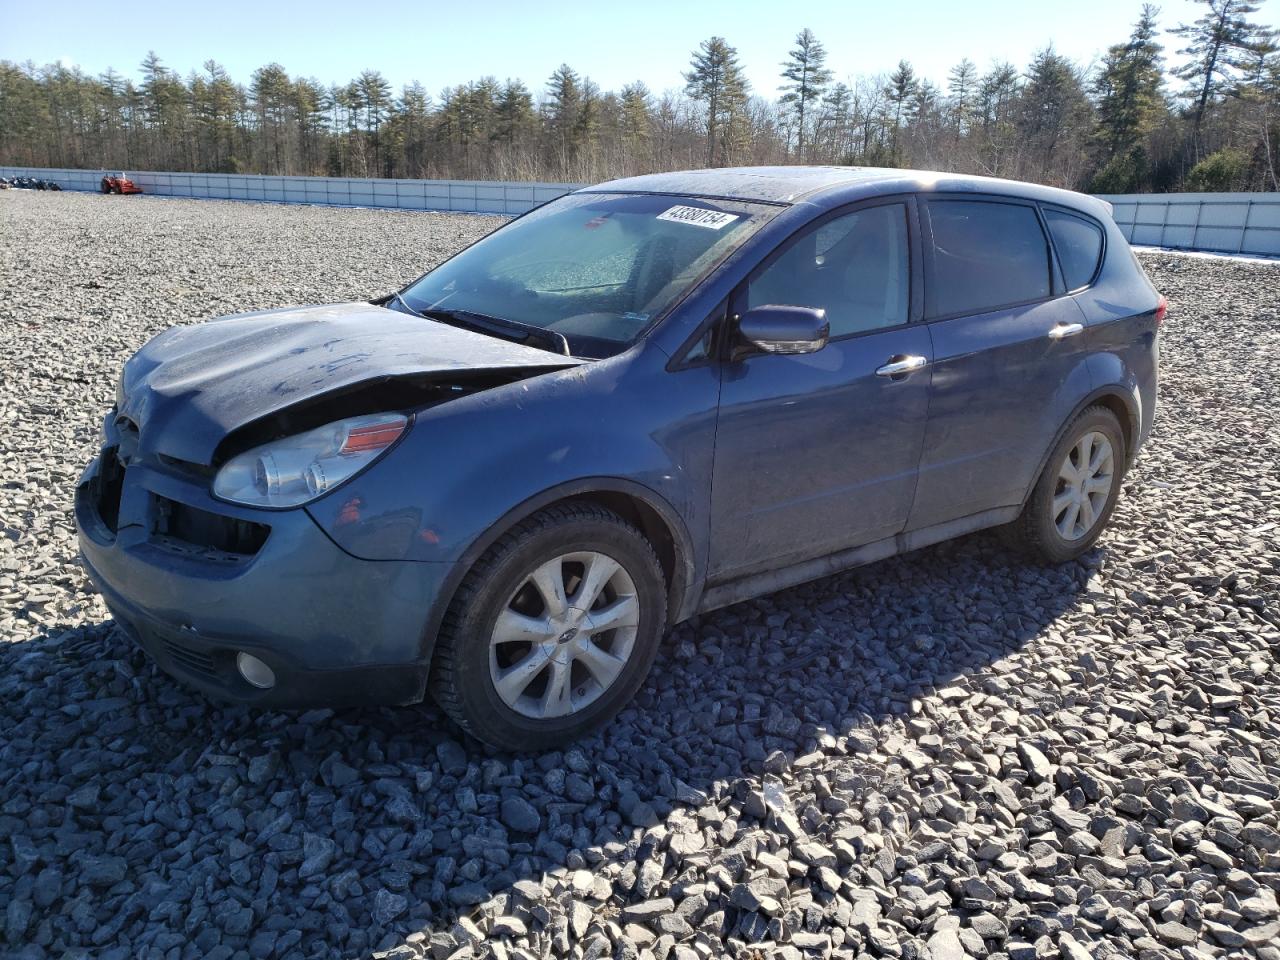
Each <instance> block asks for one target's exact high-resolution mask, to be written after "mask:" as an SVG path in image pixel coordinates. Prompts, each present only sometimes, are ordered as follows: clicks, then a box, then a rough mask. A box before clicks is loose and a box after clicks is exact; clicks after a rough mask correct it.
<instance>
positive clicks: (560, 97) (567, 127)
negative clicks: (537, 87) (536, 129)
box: [545, 63, 582, 176]
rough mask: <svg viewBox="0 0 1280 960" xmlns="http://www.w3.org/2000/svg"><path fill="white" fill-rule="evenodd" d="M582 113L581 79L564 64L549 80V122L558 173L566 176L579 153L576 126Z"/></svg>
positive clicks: (547, 113)
mask: <svg viewBox="0 0 1280 960" xmlns="http://www.w3.org/2000/svg"><path fill="white" fill-rule="evenodd" d="M581 112H582V78H581V77H579V76H578V73H577V71H576V70H574V69H573V68H572V67H570V66H569V65H568V64H567V63H562V64H560V66H558V67H557V68H556V69H555V72H553V73H552V74H551V78H550V79H549V80H548V81H547V103H546V110H545V116H546V125H547V132H548V134H549V135H550V139H551V143H552V148H553V155H554V157H555V158H556V163H557V166H558V170H559V171H560V172H559V173H558V175H559V176H563V175H564V172H565V171H567V169H568V167H569V164H570V163H572V161H573V159H574V157H575V154H576V153H577V138H576V132H575V131H576V129H577V126H578V115H579V114H580V113H581Z"/></svg>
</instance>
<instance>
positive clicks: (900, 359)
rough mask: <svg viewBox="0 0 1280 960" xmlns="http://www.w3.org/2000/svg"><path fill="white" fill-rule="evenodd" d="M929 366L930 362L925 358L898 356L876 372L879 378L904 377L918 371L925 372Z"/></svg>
mask: <svg viewBox="0 0 1280 960" xmlns="http://www.w3.org/2000/svg"><path fill="white" fill-rule="evenodd" d="M928 365H929V361H928V360H926V359H925V358H924V357H920V356H915V355H907V356H901V355H899V356H896V357H892V358H890V360H889V362H888V363H886V364H885V365H884V366H883V367H880V368H879V369H877V370H876V376H878V377H904V376H906V375H907V374H909V373H915V372H916V371H917V370H923V369H924V368H925V367H927V366H928Z"/></svg>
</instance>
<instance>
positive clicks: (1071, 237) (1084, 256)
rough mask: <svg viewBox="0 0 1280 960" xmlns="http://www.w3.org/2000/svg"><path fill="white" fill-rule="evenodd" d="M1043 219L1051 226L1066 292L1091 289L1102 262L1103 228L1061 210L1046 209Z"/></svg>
mask: <svg viewBox="0 0 1280 960" xmlns="http://www.w3.org/2000/svg"><path fill="white" fill-rule="evenodd" d="M1044 219H1045V222H1046V223H1048V224H1049V233H1050V235H1051V236H1052V237H1053V248H1054V249H1055V250H1056V251H1057V252H1058V263H1059V264H1060V265H1061V267H1062V276H1063V278H1064V279H1065V280H1066V281H1067V289H1068V290H1079V289H1081V288H1083V287H1087V286H1089V284H1091V283H1093V278H1094V276H1095V275H1096V274H1097V272H1098V263H1099V261H1100V260H1101V259H1102V229H1101V228H1100V227H1099V226H1098V225H1097V224H1096V223H1093V222H1092V221H1090V220H1086V219H1085V218H1084V217H1077V216H1075V215H1074V214H1070V213H1066V212H1064V211H1062V210H1045V212H1044Z"/></svg>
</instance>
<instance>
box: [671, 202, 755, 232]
mask: <svg viewBox="0 0 1280 960" xmlns="http://www.w3.org/2000/svg"><path fill="white" fill-rule="evenodd" d="M658 219H659V220H674V221H676V222H677V223H688V224H692V225H693V226H695V227H706V228H707V229H708V230H719V229H720V228H722V227H726V226H728V225H729V224H731V223H733V221H735V220H737V219H738V215H737V214H736V213H721V212H720V211H719V210H704V209H703V208H702V207H671V208H670V209H667V210H664V211H663V212H662V213H660V214H658Z"/></svg>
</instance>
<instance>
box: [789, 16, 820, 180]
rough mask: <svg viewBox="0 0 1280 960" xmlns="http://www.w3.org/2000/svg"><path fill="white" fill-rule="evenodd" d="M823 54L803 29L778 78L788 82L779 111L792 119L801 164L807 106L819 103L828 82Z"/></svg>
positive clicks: (807, 112)
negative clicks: (793, 119)
mask: <svg viewBox="0 0 1280 960" xmlns="http://www.w3.org/2000/svg"><path fill="white" fill-rule="evenodd" d="M826 64H827V51H826V48H825V47H823V45H822V43H821V42H820V41H819V40H818V38H817V37H815V36H814V35H813V31H812V30H810V29H809V28H808V27H805V28H804V29H803V30H801V31H800V32H799V33H798V34H796V45H795V46H794V47H793V48H792V49H791V52H790V53H789V54H787V62H786V63H784V64H783V65H782V66H783V70H782V77H783V79H785V80H788V81H790V82H789V83H787V84H785V85H784V86H783V87H782V89H783V90H785V91H786V93H784V94H783V96H782V99H781V101H780V103H781V105H782V107H783V110H784V111H785V112H786V113H788V114H790V115H791V116H792V117H794V118H795V129H796V157H797V158H798V159H799V160H800V161H802V162H803V161H804V138H805V133H806V131H807V126H806V125H807V123H808V122H809V120H810V119H811V116H810V114H811V110H810V105H811V104H813V103H814V102H816V101H817V100H819V99H820V98H821V97H822V94H823V93H824V92H825V91H826V88H827V85H828V84H829V83H830V82H831V71H830V70H828V69H827V66H826Z"/></svg>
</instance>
